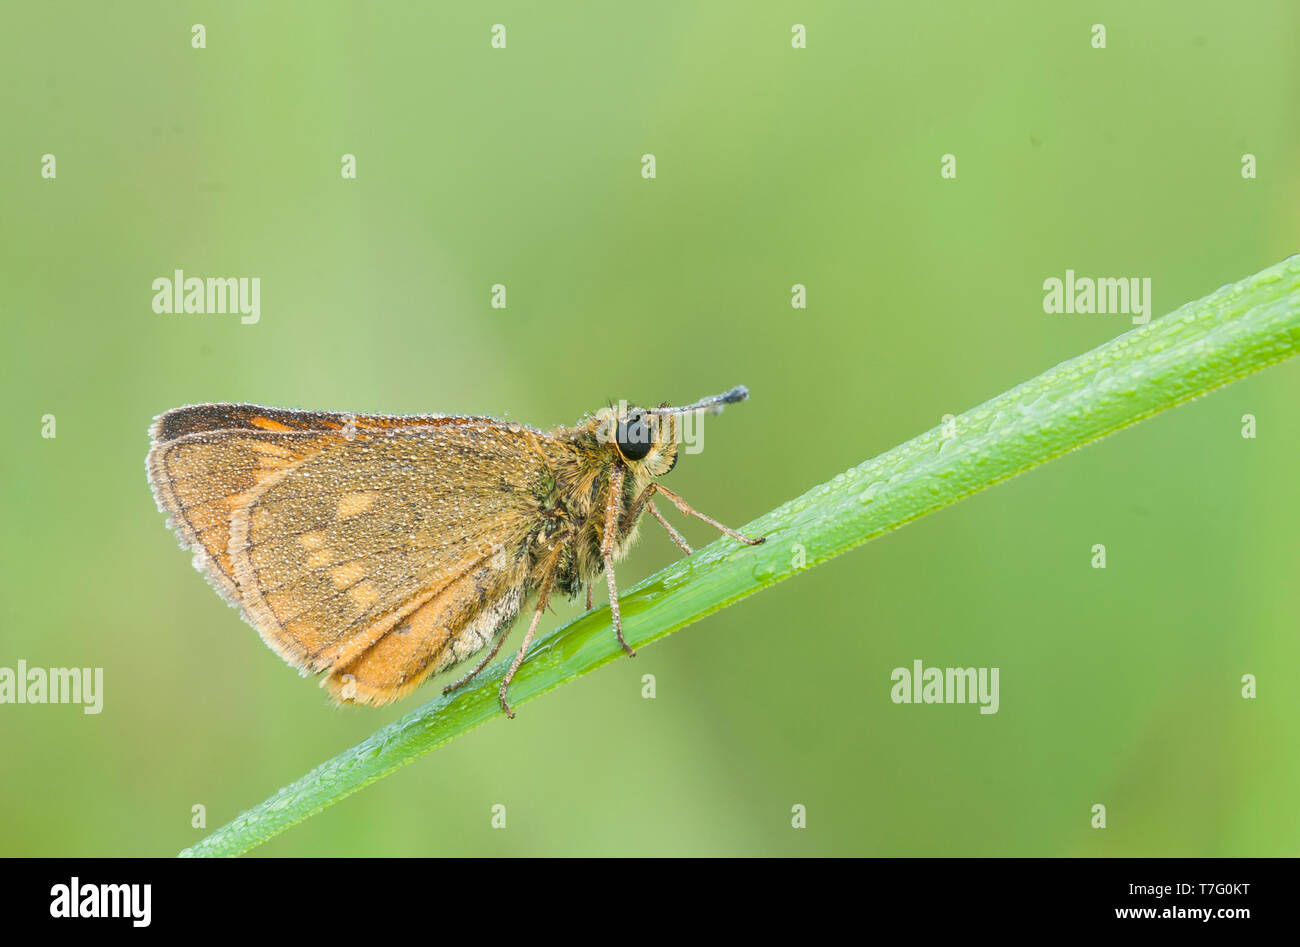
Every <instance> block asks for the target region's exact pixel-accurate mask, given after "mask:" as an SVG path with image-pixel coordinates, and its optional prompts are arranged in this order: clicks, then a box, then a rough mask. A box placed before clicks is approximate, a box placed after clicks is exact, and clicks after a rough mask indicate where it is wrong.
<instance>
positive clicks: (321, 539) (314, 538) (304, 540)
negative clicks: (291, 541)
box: [298, 532, 325, 552]
mask: <svg viewBox="0 0 1300 947" xmlns="http://www.w3.org/2000/svg"><path fill="white" fill-rule="evenodd" d="M298 542H299V543H301V544H302V548H303V549H306V550H307V551H308V552H310V551H311V550H313V549H319V548H320V547H321V546H324V545H325V534H324V533H320V532H316V533H303V534H302V535H301V536H299V537H298Z"/></svg>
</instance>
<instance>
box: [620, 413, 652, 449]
mask: <svg viewBox="0 0 1300 947" xmlns="http://www.w3.org/2000/svg"><path fill="white" fill-rule="evenodd" d="M617 439H618V452H619V453H620V454H622V455H623V459H624V460H644V459H645V456H646V454H648V453H650V448H651V447H653V446H654V435H653V434H652V433H651V432H650V425H649V424H647V423H646V419H645V415H643V414H638V415H634V416H633V417H631V418H629V419H628V420H626V421H619V422H618V435H617Z"/></svg>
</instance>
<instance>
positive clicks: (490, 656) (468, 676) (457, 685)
mask: <svg viewBox="0 0 1300 947" xmlns="http://www.w3.org/2000/svg"><path fill="white" fill-rule="evenodd" d="M509 634H510V631H509V629H508V628H507V629H503V630H502V631H501V633H500V634H499V635H497V640H496V644H494V645H492V650H491V651H489V652H488V656H487V657H486V658H484V659H483V660H482V661H480V662H479V663H478V664H477V665H476V666H475V668H474V670H472V671H470V672H469V673H468V674H466V675H465V676H464V677H462V678H461V679H460V680H459V681H456V683H454V684H448V685H447V686H446V687H444V688H443V689H442V692H443V693H444V694H450V693H451V692H452V691H454V690H460V688H462V687H464V686H465V685H466V684H468V683H469V682H470V681H472V680H473V679H474V678H475V676H477V674H478V672H479V671H481V670H483V669H484V668H485V667H487V666H488V663H489V662H490V661H491V660H492V659H493V658H495V657H496V656H497V652H498V651H500V650H501V644H502V643H503V642H504V641H505V640H506V638H508V637H509Z"/></svg>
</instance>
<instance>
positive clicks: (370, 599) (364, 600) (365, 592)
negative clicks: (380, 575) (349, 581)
mask: <svg viewBox="0 0 1300 947" xmlns="http://www.w3.org/2000/svg"><path fill="white" fill-rule="evenodd" d="M348 598H350V599H352V602H353V604H354V605H356V606H357V608H361V609H366V608H369V607H370V606H371V605H373V604H375V602H377V601H379V589H377V588H375V584H374V583H373V582H371V581H370V580H369V579H366V580H365V581H364V582H360V583H358V584H357V585H356V586H354V587H353V588H352V590H351V591H349V592H348Z"/></svg>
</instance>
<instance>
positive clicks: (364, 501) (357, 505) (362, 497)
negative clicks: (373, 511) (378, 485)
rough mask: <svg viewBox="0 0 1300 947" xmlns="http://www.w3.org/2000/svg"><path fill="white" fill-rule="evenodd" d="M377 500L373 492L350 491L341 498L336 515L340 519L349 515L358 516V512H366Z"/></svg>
mask: <svg viewBox="0 0 1300 947" xmlns="http://www.w3.org/2000/svg"><path fill="white" fill-rule="evenodd" d="M374 502H375V495H374V494H373V493H349V494H346V495H345V496H343V498H342V499H340V500H339V505H338V509H337V510H336V511H335V515H337V516H338V518H339V519H341V520H345V519H347V518H348V517H349V516H356V515H357V514H358V513H364V512H365V511H366V510H368V509H370V507H371V506H372V505H373V504H374Z"/></svg>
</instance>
